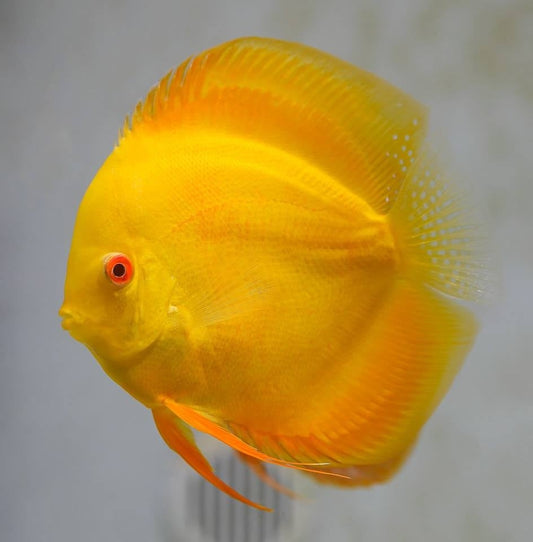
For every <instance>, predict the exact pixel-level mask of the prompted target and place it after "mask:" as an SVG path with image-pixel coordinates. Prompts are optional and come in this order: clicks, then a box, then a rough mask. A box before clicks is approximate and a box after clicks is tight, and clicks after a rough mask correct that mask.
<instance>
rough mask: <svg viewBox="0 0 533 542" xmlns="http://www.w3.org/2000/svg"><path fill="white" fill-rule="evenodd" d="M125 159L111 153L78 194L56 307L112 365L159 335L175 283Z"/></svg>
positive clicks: (76, 334) (126, 361)
mask: <svg viewBox="0 0 533 542" xmlns="http://www.w3.org/2000/svg"><path fill="white" fill-rule="evenodd" d="M127 163H128V161H127V160H126V161H124V157H122V158H121V157H120V156H119V157H118V158H117V156H115V155H114V154H112V155H111V156H110V157H109V158H108V160H107V161H106V163H104V165H103V166H102V168H101V170H100V171H99V172H98V174H97V175H96V177H95V178H94V180H93V182H92V183H91V185H90V186H89V188H88V190H87V192H86V194H85V196H84V198H83V200H82V202H81V205H80V208H79V211H78V215H77V218H76V223H75V226H74V232H73V237H72V244H71V248H70V253H69V258H68V263H67V272H66V280H65V291H64V300H63V304H62V306H61V308H60V310H59V315H60V316H61V317H62V327H63V329H65V330H67V331H68V332H69V333H70V334H71V336H72V337H73V338H75V339H76V340H78V341H80V342H82V343H83V344H85V345H86V346H87V347H88V348H89V350H90V351H91V352H92V353H93V354H94V355H95V357H96V358H97V359H98V361H99V362H100V363H101V365H102V366H103V367H104V369H105V370H106V371H107V372H108V373H109V372H113V370H114V369H117V370H119V369H124V368H127V367H128V366H129V365H131V364H134V363H136V362H138V361H139V360H140V359H141V358H142V357H143V355H144V353H145V352H146V351H147V349H149V348H150V347H151V346H152V345H153V344H154V343H155V342H156V341H157V339H158V337H159V336H160V334H161V333H162V332H163V330H164V329H165V326H167V324H168V313H169V303H170V301H169V299H170V297H171V295H172V292H173V290H174V286H175V279H174V277H173V273H172V271H171V266H169V264H168V261H166V258H165V254H164V253H162V252H161V250H160V247H161V245H162V244H161V242H159V243H158V242H156V240H155V239H154V235H153V231H154V227H153V226H149V224H148V223H149V222H150V221H149V217H148V216H146V215H147V214H149V213H150V206H149V205H147V206H144V205H143V199H149V195H148V194H146V193H143V184H144V183H143V182H141V181H142V180H141V181H139V179H137V181H136V179H135V178H133V179H132V177H131V174H132V172H131V169H128V168H126V167H125V166H124V165H125V164H127ZM141 169H142V168H141ZM147 209H148V210H147ZM152 217H153V215H152ZM153 222H157V220H154V221H153Z"/></svg>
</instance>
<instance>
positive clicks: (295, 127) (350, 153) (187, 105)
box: [121, 38, 426, 213]
mask: <svg viewBox="0 0 533 542" xmlns="http://www.w3.org/2000/svg"><path fill="white" fill-rule="evenodd" d="M425 118H426V112H425V108H424V107H423V106H421V105H420V104H419V103H417V102H416V101H415V100H413V99H412V98H410V97H409V96H407V95H406V94H404V93H403V92H401V91H400V90H398V89H396V88H395V87H393V86H392V85H390V84H388V83H386V82H385V81H383V80H382V79H380V78H378V77H376V76H374V75H372V74H370V73H368V72H366V71H364V70H361V69H359V68H356V67H355V66H352V65H351V64H348V63H347V62H344V61H342V60H339V59H337V58H335V57H333V56H331V55H328V54H326V53H323V52H321V51H318V50H316V49H313V48H311V47H307V46H305V45H300V44H296V43H290V42H284V41H279V40H274V39H267V38H241V39H237V40H234V41H231V42H228V43H224V44H222V45H219V46H217V47H214V48H212V49H209V50H207V51H205V52H203V53H201V54H199V55H197V56H192V57H190V58H189V59H187V60H186V61H185V62H183V63H182V64H181V65H180V66H179V67H178V68H177V69H176V70H175V71H174V72H170V73H168V74H167V75H166V76H165V77H163V79H162V80H161V81H160V83H159V84H158V85H157V86H155V87H154V88H153V89H152V90H151V91H150V92H149V93H148V95H147V97H146V99H145V100H144V101H143V102H139V104H138V105H137V107H136V108H135V111H134V112H133V114H132V116H131V119H126V122H125V124H124V128H123V132H122V137H123V138H127V136H128V135H129V134H130V133H131V132H136V131H142V130H143V128H148V127H149V129H156V130H159V129H165V128H169V127H171V128H172V129H176V127H180V126H181V127H184V128H186V129H188V128H191V127H194V128H198V127H200V128H201V129H209V130H224V131H226V132H228V131H229V132H232V133H235V134H236V135H237V136H242V137H251V138H256V139H261V140H262V141H264V142H267V143H270V144H272V145H276V146H279V147H282V148H283V149H285V150H287V152H295V153H298V154H301V155H303V156H305V157H306V158H307V159H309V160H311V161H313V162H314V163H315V164H316V165H318V166H319V167H320V168H322V169H323V170H325V171H328V173H331V174H332V175H333V176H335V177H336V178H337V179H338V180H339V182H341V183H343V184H345V185H346V186H347V187H348V188H350V190H352V191H353V192H354V193H356V194H358V195H359V196H361V197H363V198H364V199H365V200H366V201H368V202H369V203H370V204H371V205H372V206H373V207H374V209H375V210H377V211H378V212H383V213H386V212H388V210H389V209H390V207H391V206H392V204H393V202H394V199H395V198H396V195H397V193H398V191H399V188H400V186H401V185H402V183H403V180H404V178H405V175H406V172H407V170H408V167H409V164H410V163H412V162H413V161H414V159H415V157H416V155H417V152H418V149H419V144H420V141H421V139H423V137H424V135H425V124H426V122H425ZM121 142H122V141H121Z"/></svg>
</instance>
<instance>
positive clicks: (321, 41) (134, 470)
mask: <svg viewBox="0 0 533 542" xmlns="http://www.w3.org/2000/svg"><path fill="white" fill-rule="evenodd" d="M253 34H258V35H268V36H275V37H281V38H285V39H291V40H296V41H302V42H306V43H308V44H310V45H314V46H316V47H319V48H322V49H325V50H327V51H329V52H331V53H334V54H336V55H338V56H341V57H343V58H345V59H347V60H349V61H351V62H353V63H355V64H358V65H360V66H362V67H364V68H367V69H369V70H371V71H373V72H375V73H377V74H379V75H381V76H383V77H385V78H386V79H388V80H390V81H391V82H393V83H395V84H396V85H398V86H400V87H402V88H404V89H405V90H407V91H408V92H410V93H411V94H413V95H415V96H416V97H418V98H419V99H420V100H421V101H423V102H424V103H426V104H428V105H429V106H430V107H431V111H432V122H433V126H436V127H437V140H438V141H439V149H440V151H441V154H442V156H444V161H445V162H447V163H448V164H449V166H450V169H451V170H452V171H454V172H456V173H457V176H458V177H459V178H463V179H468V180H470V181H471V182H472V184H473V185H474V192H475V194H476V202H477V205H478V206H479V207H480V208H481V209H484V210H485V213H486V214H487V216H488V224H489V234H490V237H491V238H492V240H493V245H494V247H495V254H496V256H497V258H496V259H497V261H499V262H500V263H499V267H500V268H501V270H500V276H501V280H500V284H499V287H498V293H497V295H496V296H495V303H494V305H493V307H492V308H489V309H484V310H483V311H482V312H483V315H482V316H483V319H484V327H483V331H482V332H481V334H480V336H479V340H478V342H477V344H476V346H475V348H474V350H473V352H472V354H471V355H470V357H469V359H468V361H467V363H466V365H465V367H464V369H463V371H462V372H461V373H460V375H459V378H458V379H457V381H456V383H455V385H454V387H453V389H452V390H451V392H450V393H449V394H448V396H447V397H446V399H445V401H444V402H443V404H442V405H441V407H440V408H439V409H438V411H437V412H436V414H435V415H434V417H433V418H432V419H431V421H430V423H429V424H428V425H427V427H426V429H425V431H424V432H423V435H422V437H421V439H420V442H419V445H418V447H417V449H416V451H415V453H414V455H413V456H412V458H411V460H410V461H409V463H408V464H407V466H406V467H405V469H404V470H403V471H402V472H401V473H400V474H399V476H398V477H397V478H396V479H395V480H394V481H393V482H392V483H390V484H389V485H386V486H383V487H377V488H375V489H371V490H363V491H356V492H346V491H335V490H322V489H316V488H311V487H310V488H307V489H306V488H304V491H305V492H307V493H308V494H309V495H310V496H311V497H312V500H311V501H310V502H308V503H305V504H301V503H300V504H297V506H296V509H295V510H296V514H295V517H296V516H298V514H299V516H298V517H300V518H301V525H300V527H298V529H296V528H295V529H294V532H295V533H296V532H297V531H298V532H299V533H300V534H299V535H298V536H299V538H298V539H299V540H309V541H325V540H328V541H330V542H333V541H343V540H357V541H397V540H400V541H404V540H405V541H410V542H417V541H430V540H431V541H436V542H438V541H449V540H456V541H463V540H466V541H483V542H490V541H524V542H525V541H527V540H532V539H533V517H532V515H533V514H532V512H533V467H532V465H531V458H532V456H533V346H532V328H533V318H532V310H531V307H532V302H533V295H532V284H531V281H532V277H533V241H532V234H533V218H532V217H533V212H532V211H533V182H532V179H531V176H532V171H533V151H532V143H533V136H532V127H533V68H532V66H533V41H532V36H533V3H532V2H531V1H530V0H523V1H520V0H507V1H496V0H492V1H483V0H479V1H456V0H447V1H443V0H409V1H392V0H390V1H386V2H370V1H368V2H362V1H361V2H359V1H356V0H327V1H326V0H310V1H304V0H300V1H290V0H263V1H250V0H241V1H237V0H232V1H225V2H215V1H206V2H203V1H199V0H196V1H193V0H181V1H179V0H175V1H170V0H167V1H163V0H159V1H150V2H148V1H147V2H141V1H127V0H116V1H111V0H108V1H91V2H82V1H79V0H78V1H76V0H41V1H38V0H35V1H33V2H32V1H30V0H3V1H2V2H1V3H0V183H1V184H0V186H1V192H0V210H1V211H0V212H1V214H0V221H1V222H0V250H1V252H0V255H1V256H0V267H1V275H0V277H1V282H0V296H1V297H0V318H1V327H0V339H1V342H0V378H1V380H0V491H1V493H0V540H2V541H6V542H19V541H24V542H26V541H28V542H29V541H54V542H56V541H74V540H76V541H97V540H98V541H128V542H136V541H142V542H145V541H152V540H154V541H156V540H185V541H189V540H192V538H191V537H192V535H191V534H187V532H186V530H184V529H183V528H182V527H183V526H182V525H181V526H180V521H178V520H177V519H176V518H179V517H180V514H181V513H182V512H180V510H182V509H183V500H184V499H185V498H186V497H187V490H186V488H187V486H186V484H184V483H183V477H184V476H186V475H185V474H184V472H185V471H186V470H187V469H186V468H185V467H184V466H182V465H181V464H180V463H179V462H178V461H177V460H176V459H175V457H174V456H173V455H172V454H171V453H170V451H168V450H167V449H166V447H165V445H164V444H163V443H162V441H161V440H160V438H159V436H158V435H157V434H156V431H155V429H154V427H153V424H152V421H151V417H150V415H149V413H148V412H147V411H146V410H145V409H144V408H143V407H142V406H141V405H140V404H137V403H136V402H135V401H133V400H131V398H130V397H129V396H128V395H127V394H126V393H124V392H123V391H121V390H120V389H119V388H117V386H116V385H115V384H114V383H113V382H111V380H110V379H108V378H107V377H106V376H105V375H104V374H103V372H102V371H101V369H100V368H99V366H98V364H97V363H96V362H95V361H94V360H93V359H92V358H91V356H90V354H89V353H88V351H86V350H85V349H84V348H83V347H82V346H81V345H80V344H78V343H76V342H74V341H73V340H72V339H71V338H70V337H69V336H68V335H67V334H66V333H64V332H62V330H61V329H60V324H59V319H58V317H57V315H56V311H57V308H58V307H59V305H60V303H61V299H62V288H63V280H64V270H65V262H66V257H67V252H68V247H69V243H70V236H71V231H72V225H73V221H74V217H75V213H76V209H77V205H78V203H79V201H80V199H81V197H82V195H83V193H84V191H85V189H86V187H87V185H88V183H89V182H90V180H91V178H92V177H93V175H94V173H95V172H96V170H97V168H98V167H99V165H100V164H101V162H102V161H103V159H104V158H105V156H106V155H107V154H108V153H109V152H110V150H111V148H112V145H113V144H114V141H115V139H116V135H117V131H118V128H119V126H120V125H121V123H122V120H123V117H124V116H125V114H126V113H128V112H129V110H130V109H131V108H132V106H133V105H134V104H135V102H136V101H137V100H138V99H139V98H141V97H142V96H143V95H144V93H145V92H146V91H147V90H148V88H149V87H150V86H151V85H152V84H154V83H155V82H156V81H157V80H158V79H159V77H160V76H162V75H163V74H164V73H165V72H166V71H167V70H168V69H170V68H171V67H174V66H175V65H177V64H178V63H179V62H181V61H182V60H183V59H184V58H186V57H187V56H188V55H189V54H191V53H193V52H198V51H201V50H203V49H205V48H207V47H209V46H212V45H215V44H217V43H219V42H221V41H224V40H227V39H230V38H233V37H237V36H241V35H253ZM296 483H300V482H296ZM302 518H303V519H302ZM294 521H295V522H296V520H294ZM284 536H285V539H286V540H291V539H293V535H290V534H286V535H284ZM294 536H295V537H296V535H294ZM295 539H296V538H295Z"/></svg>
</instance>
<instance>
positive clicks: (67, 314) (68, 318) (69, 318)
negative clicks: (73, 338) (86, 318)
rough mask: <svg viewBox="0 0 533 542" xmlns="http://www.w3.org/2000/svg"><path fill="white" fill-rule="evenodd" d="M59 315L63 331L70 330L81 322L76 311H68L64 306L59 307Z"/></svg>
mask: <svg viewBox="0 0 533 542" xmlns="http://www.w3.org/2000/svg"><path fill="white" fill-rule="evenodd" d="M58 314H59V316H60V317H61V327H62V328H63V329H64V330H65V331H70V330H71V329H73V328H74V327H76V326H77V325H79V324H80V323H81V318H80V316H79V315H77V314H76V313H74V312H72V311H70V310H69V309H68V308H66V307H65V306H62V307H61V308H60V309H59V313H58Z"/></svg>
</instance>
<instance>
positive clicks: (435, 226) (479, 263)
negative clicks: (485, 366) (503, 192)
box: [390, 152, 490, 301]
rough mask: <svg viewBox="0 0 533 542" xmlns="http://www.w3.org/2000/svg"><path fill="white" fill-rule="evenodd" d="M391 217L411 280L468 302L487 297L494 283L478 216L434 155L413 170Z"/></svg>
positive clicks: (423, 157) (418, 161)
mask: <svg viewBox="0 0 533 542" xmlns="http://www.w3.org/2000/svg"><path fill="white" fill-rule="evenodd" d="M390 216H391V219H392V222H393V224H394V229H395V232H396V234H397V237H398V243H399V245H400V250H401V251H402V254H403V264H404V269H405V272H406V274H407V275H408V276H412V277H414V278H416V279H417V280H419V281H421V282H423V283H425V284H427V285H429V286H431V287H432V288H434V289H436V290H438V291H440V292H442V293H445V294H447V295H450V296H452V297H456V298H458V299H463V300H466V301H479V300H480V299H481V298H482V297H483V296H484V295H485V293H486V291H487V289H488V286H489V282H490V280H489V273H488V265H487V262H486V258H485V253H486V250H485V248H484V242H483V236H482V234H481V233H480V228H479V225H478V224H476V218H475V217H476V213H475V212H474V209H473V208H472V207H471V206H469V205H467V203H466V202H465V198H464V197H463V196H462V195H461V194H460V192H459V191H458V190H457V189H455V188H454V186H453V185H452V184H450V182H449V180H448V179H447V178H446V176H445V175H443V174H442V173H441V171H440V170H439V167H438V166H437V163H436V160H435V158H434V157H432V156H431V154H430V153H424V152H420V153H419V157H418V158H417V159H416V161H415V163H414V164H412V167H411V168H410V171H409V172H408V174H407V177H406V179H405V182H404V184H403V186H402V188H401V190H400V193H399V195H398V199H397V200H396V202H395V205H394V207H393V208H392V210H391V213H390Z"/></svg>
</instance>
